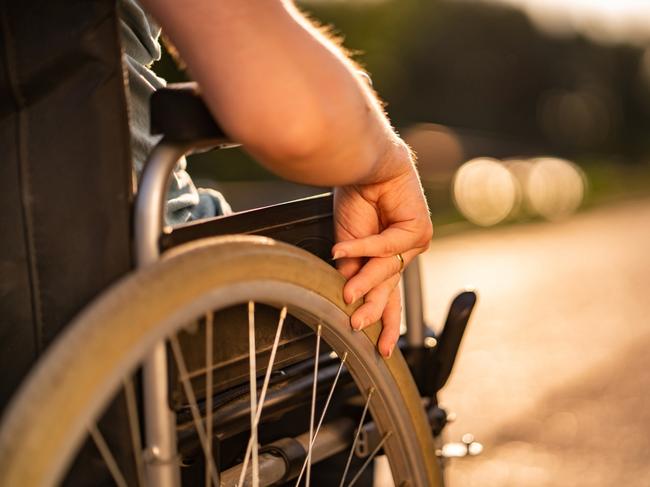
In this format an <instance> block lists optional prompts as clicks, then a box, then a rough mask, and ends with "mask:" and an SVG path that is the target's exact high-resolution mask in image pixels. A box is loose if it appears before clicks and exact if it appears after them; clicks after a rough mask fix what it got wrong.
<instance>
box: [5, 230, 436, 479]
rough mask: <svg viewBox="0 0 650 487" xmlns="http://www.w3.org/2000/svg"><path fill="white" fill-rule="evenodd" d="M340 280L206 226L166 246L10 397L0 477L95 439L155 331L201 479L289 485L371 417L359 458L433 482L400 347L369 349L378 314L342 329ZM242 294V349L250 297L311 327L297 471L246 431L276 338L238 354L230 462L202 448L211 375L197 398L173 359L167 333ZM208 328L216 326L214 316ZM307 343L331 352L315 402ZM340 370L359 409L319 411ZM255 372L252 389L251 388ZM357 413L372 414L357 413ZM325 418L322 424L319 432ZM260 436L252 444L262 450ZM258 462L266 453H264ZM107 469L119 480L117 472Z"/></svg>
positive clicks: (425, 429)
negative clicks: (204, 233) (204, 231)
mask: <svg viewBox="0 0 650 487" xmlns="http://www.w3.org/2000/svg"><path fill="white" fill-rule="evenodd" d="M342 286H343V278H342V277H341V276H340V275H339V274H338V273H337V272H336V271H335V270H334V269H332V268H331V267H330V266H328V265H327V264H326V263H325V262H323V261H321V260H320V259H318V258H316V257H314V256H313V255H311V254H309V253H307V252H305V251H303V250H300V249H298V248H296V247H293V246H290V245H286V244H281V243H278V242H276V241H274V240H271V239H267V238H263V237H243V236H234V237H215V238H210V239H203V240H200V241H196V242H193V243H190V244H187V245H184V246H182V247H178V248H176V249H174V250H172V251H170V252H169V254H168V255H166V256H165V257H164V258H163V260H162V261H160V262H159V263H157V264H155V265H152V266H150V267H148V268H144V269H142V270H139V271H137V272H135V273H133V274H132V275H130V276H128V277H126V278H125V279H123V280H122V281H121V282H119V283H118V284H116V285H115V286H114V287H113V288H111V289H110V290H109V291H107V292H106V293H105V294H104V295H102V296H101V297H100V298H99V299H98V300H97V301H96V302H95V303H93V304H91V306H89V308H87V310H85V311H84V312H83V313H82V314H81V315H80V316H79V317H78V318H77V319H76V320H75V322H73V323H72V324H71V325H70V327H69V329H68V330H67V332H65V334H64V335H63V336H62V337H61V339H60V340H59V341H58V342H57V343H56V344H54V345H53V346H52V348H51V350H50V351H49V352H48V353H47V355H46V356H45V357H44V358H43V360H42V361H41V363H40V364H39V365H38V367H37V368H36V370H35V371H34V373H33V374H32V375H31V377H30V380H29V381H28V382H27V383H26V385H25V387H23V388H22V389H21V391H20V393H19V394H18V395H17V397H16V398H15V399H14V401H13V402H12V404H11V406H10V408H9V410H8V412H7V414H6V416H5V419H4V422H3V424H2V429H1V430H0V485H22V486H27V487H31V486H49V485H58V483H59V482H60V481H61V479H62V478H63V476H64V475H65V472H66V469H67V468H68V467H69V465H70V463H71V461H72V459H73V458H74V456H75V454H76V452H77V450H78V448H79V446H80V445H81V443H82V442H83V440H84V439H85V438H87V437H88V435H89V432H90V436H91V437H92V438H93V439H94V440H95V442H96V443H97V444H98V446H99V444H101V442H102V440H101V436H99V437H97V436H96V435H97V434H98V432H97V429H96V428H95V427H94V426H93V425H94V424H95V421H96V420H97V418H98V417H99V416H100V415H101V413H102V411H103V409H104V408H105V407H106V405H107V403H108V402H109V400H110V399H111V398H112V397H114V396H115V394H116V393H117V392H118V390H120V387H121V385H122V384H123V383H124V380H125V377H129V376H130V375H131V374H133V373H134V371H135V370H136V369H137V367H138V366H139V364H140V363H141V361H142V359H143V357H145V356H146V354H147V353H148V352H149V350H150V349H151V347H152V346H153V345H154V344H155V343H157V342H159V341H160V340H167V341H168V344H169V346H170V350H171V352H172V353H171V354H170V355H172V356H173V357H174V359H175V363H176V368H177V370H178V375H179V377H180V379H181V381H182V383H183V386H184V389H183V390H184V392H185V399H186V402H187V404H188V407H187V409H188V411H189V413H188V415H189V416H191V421H192V422H193V423H192V424H193V427H194V434H195V436H196V437H197V438H198V440H199V443H200V444H201V446H202V447H203V448H202V450H203V453H204V454H205V466H206V471H207V472H208V473H206V478H207V481H206V485H208V484H212V485H214V486H219V485H228V486H230V485H253V486H258V485H260V486H261V485H271V484H273V485H278V482H288V481H289V480H291V481H292V482H295V479H296V477H298V482H296V483H295V485H298V483H299V482H300V479H301V478H302V479H303V480H306V481H307V482H306V485H309V475H310V467H309V465H310V464H311V463H317V462H319V461H321V460H323V459H325V458H327V456H328V455H331V454H332V453H333V452H342V451H343V449H344V450H345V451H346V452H347V450H348V449H350V456H349V458H352V451H353V450H355V446H356V447H358V445H357V440H358V437H359V434H360V433H361V431H362V430H363V427H364V424H365V425H368V424H372V425H373V428H374V429H373V431H374V432H375V433H374V437H375V438H376V441H375V442H374V443H373V442H372V441H370V442H369V444H371V445H373V446H374V447H373V448H372V450H373V451H372V452H368V454H366V458H367V459H368V460H367V462H365V463H364V465H366V466H367V464H368V463H369V462H370V460H371V459H372V457H373V456H374V455H375V454H376V453H377V452H378V451H383V452H384V454H386V456H387V457H388V461H389V464H390V468H391V472H392V475H393V479H394V482H395V485H398V486H411V487H434V486H438V485H441V479H440V471H439V467H438V461H437V459H436V456H435V448H434V443H433V439H432V436H431V429H430V426H429V424H428V421H427V418H426V416H425V413H424V410H423V408H422V403H421V399H420V396H419V394H418V391H417V388H416V386H415V383H414V382H413V379H412V377H411V375H410V372H409V370H408V366H407V365H406V363H405V361H404V359H403V357H402V355H401V353H400V352H399V351H398V350H396V351H395V353H394V354H393V356H392V357H391V358H390V359H388V360H385V359H383V358H382V357H381V356H380V355H379V354H378V353H377V351H376V342H377V339H378V336H379V331H380V324H375V325H374V326H372V327H369V328H366V329H364V330H363V331H362V332H359V333H357V332H353V331H352V329H351V328H350V326H349V316H350V314H351V313H352V311H353V310H354V306H355V305H346V304H345V303H344V301H343V298H342ZM242 304H243V305H244V306H245V307H247V309H248V326H249V328H248V333H249V335H248V340H249V343H250V344H251V346H252V347H253V348H251V350H255V348H254V347H255V306H256V305H258V306H264V307H267V308H268V309H271V310H274V309H275V310H278V312H279V316H280V318H279V321H278V327H279V328H278V329H279V330H280V331H278V333H277V336H280V333H281V326H282V325H281V324H282V322H283V321H284V319H285V316H287V315H288V316H292V317H295V318H297V319H299V320H300V322H302V323H303V324H304V325H306V326H308V327H309V328H311V329H312V330H313V332H314V334H313V338H314V340H315V347H316V353H315V355H314V358H313V368H314V371H313V395H312V400H311V415H310V416H311V420H310V422H309V424H307V425H304V429H305V430H307V429H308V430H309V434H307V433H305V434H304V435H302V437H298V438H296V439H295V440H300V439H301V438H302V440H301V441H302V445H303V446H305V445H306V446H305V448H304V450H305V452H306V456H305V458H304V461H302V459H301V463H302V469H300V468H298V470H295V469H294V471H293V472H292V473H291V474H289V473H288V472H286V471H284V472H283V471H281V470H282V469H281V468H280V473H278V472H277V471H275V472H274V469H275V470H277V469H278V464H279V463H278V462H277V461H276V462H275V463H273V462H271V460H273V459H271V458H270V457H271V456H273V455H272V454H271V453H264V446H265V445H264V441H265V437H264V435H260V434H258V431H257V430H258V426H259V427H260V428H261V427H262V426H263V423H264V422H265V416H264V414H262V406H263V404H264V399H265V396H266V395H267V392H268V397H271V396H272V395H273V391H271V389H272V387H269V380H270V377H271V375H272V374H271V369H272V367H273V357H274V356H275V352H274V350H277V342H278V339H277V338H276V340H275V342H274V347H273V349H272V350H271V353H270V356H271V358H270V359H269V362H268V363H269V365H268V366H266V363H263V362H262V361H261V360H259V357H258V355H259V351H256V353H249V354H248V359H249V360H250V370H251V374H250V382H249V385H250V389H249V390H248V391H246V393H247V395H246V394H243V396H242V395H240V397H239V399H237V401H239V402H237V404H236V406H237V407H235V408H234V409H233V408H231V410H239V409H242V408H243V409H244V410H245V411H246V414H247V415H248V416H250V423H249V424H248V429H249V431H248V433H247V435H249V439H248V442H247V443H248V448H247V449H246V453H245V454H244V455H243V456H241V455H240V456H239V460H237V461H230V462H229V463H228V462H226V461H224V460H222V459H219V458H218V459H217V460H216V462H215V460H214V454H213V453H214V452H213V451H212V447H211V445H212V437H213V436H215V433H214V430H213V424H217V423H218V422H219V420H220V416H219V414H218V413H219V411H221V412H222V413H223V411H225V410H226V409H228V407H227V406H228V404H226V407H225V409H223V408H222V409H219V407H220V406H222V405H223V404H216V403H215V402H213V398H212V393H211V392H210V391H211V387H209V386H206V391H208V393H207V399H206V400H201V401H197V399H196V394H195V392H194V390H193V387H192V383H191V381H189V380H188V378H189V376H190V375H191V374H190V373H189V372H188V370H187V367H186V362H185V360H184V359H183V354H182V350H181V346H180V345H179V340H178V337H179V333H181V332H182V330H183V329H185V328H187V326H188V324H191V323H196V321H197V320H199V319H201V317H205V316H212V315H211V313H212V312H213V311H215V310H223V309H228V308H229V307H232V306H235V305H242ZM357 305H358V304H357ZM209 321H210V323H207V324H206V323H204V324H203V325H204V326H206V327H207V326H208V324H209V326H210V327H212V323H211V321H212V319H211V318H210V320H209ZM216 326H217V327H218V326H225V325H224V324H223V323H216ZM216 333H218V330H217V329H216V328H215V334H216ZM251 333H252V339H251ZM251 340H252V341H251ZM210 342H211V340H210ZM327 347H330V348H327ZM319 350H320V351H321V352H322V351H327V350H331V352H329V355H327V357H329V359H330V360H334V359H337V360H339V361H340V363H339V365H338V367H334V369H335V370H336V375H335V377H334V379H333V381H330V382H332V386H331V390H330V392H329V394H326V396H327V399H326V400H324V396H323V394H322V392H321V394H320V396H319V397H320V400H319V401H317V392H316V386H317V383H318V381H317V376H318V367H319V364H323V363H324V362H323V360H322V358H321V357H322V355H323V354H322V353H319ZM210 357H212V352H210ZM256 357H258V361H257V364H256V363H255V358H256ZM327 357H326V358H327ZM211 360H212V358H210V361H211ZM265 366H266V367H265ZM205 369H206V371H207V372H208V373H209V375H210V378H209V379H206V380H207V381H208V383H209V384H211V377H212V370H213V369H212V367H211V366H206V367H205ZM321 370H323V369H321ZM342 370H345V371H346V373H349V375H350V376H351V378H352V380H353V383H354V385H355V386H356V389H357V390H358V392H356V396H357V399H359V401H358V402H359V403H360V404H361V406H363V407H362V408H358V410H361V409H363V414H361V415H358V414H357V416H361V419H360V421H357V418H355V420H354V421H351V420H349V418H348V422H347V423H346V422H340V421H339V422H336V421H333V422H331V423H330V422H328V421H329V420H328V421H325V422H324V421H323V418H325V417H326V415H325V412H326V410H327V407H328V405H329V404H330V399H331V397H332V392H333V391H334V389H335V387H336V384H337V380H338V379H339V376H340V374H341V371H342ZM262 377H264V380H263V381H262V380H261V379H262ZM262 382H263V384H262V387H261V391H260V390H259V389H258V385H259V384H260V383H262ZM271 382H272V381H271ZM309 387H310V389H312V386H311V385H310V386H309ZM241 397H244V399H245V400H243V401H242V400H241ZM199 402H200V404H199ZM317 402H319V404H320V405H322V412H321V413H320V414H319V415H317V414H315V413H316V403H317ZM323 404H324V405H323ZM244 406H246V407H244ZM269 409H270V407H269ZM213 411H214V416H213ZM366 412H369V415H370V416H371V417H372V419H371V420H370V421H367V422H366V423H364V417H365V416H366V414H365V413H366ZM224 414H225V413H224ZM275 414H276V415H277V414H279V413H278V412H277V411H276V412H275ZM240 416H241V415H240ZM319 416H320V418H319ZM224 417H225V416H224ZM245 417H246V416H244V418H245ZM239 419H240V420H241V417H240V418H239ZM285 420H286V417H285ZM145 421H146V418H145ZM240 422H241V421H240ZM328 424H331V426H330V429H329V430H328ZM321 426H322V431H321ZM330 430H331V431H330ZM319 431H321V435H320V436H321V437H320V438H319V437H318V435H319ZM140 434H141V433H140V431H136V432H135V433H134V435H133V436H134V438H135V441H136V442H137V441H138V437H139V436H140ZM332 434H333V435H334V436H337V435H338V437H340V438H344V439H345V444H343V446H341V444H340V442H339V443H338V444H337V446H331V445H335V444H336V442H334V443H331V445H330V447H329V451H327V448H323V449H321V450H317V446H318V445H319V442H320V444H325V442H326V441H327V438H325V437H326V436H327V435H330V437H332ZM371 436H373V435H372V434H368V437H371ZM305 438H306V440H305ZM340 438H339V439H340ZM330 439H331V438H330ZM259 442H262V447H263V449H262V450H260V451H258V448H257V445H258V443H259ZM298 443H300V441H298ZM244 444H246V442H245V443H244ZM350 445H351V446H350ZM272 446H273V445H272ZM135 449H136V450H137V447H136V448H135ZM267 451H268V450H267ZM107 455H108V456H105V457H104V458H105V459H107V458H108V460H107V463H110V452H108V454H107ZM140 457H141V456H140ZM276 457H277V455H276ZM265 459H266V460H269V462H270V463H264V461H265ZM242 460H243V461H242ZM143 461H146V459H145V460H142V458H140V460H139V462H141V463H142V462H143ZM240 461H242V463H239V462H240ZM283 461H284V460H283ZM179 463H180V462H179ZM349 465H350V461H349V459H348V462H347V465H346V467H345V469H344V471H343V472H341V477H342V480H341V483H340V485H351V484H353V483H354V482H355V481H356V480H357V478H358V477H359V475H360V472H354V471H352V469H349ZM298 466H299V467H300V464H299V465H298ZM112 468H116V467H115V466H112ZM179 468H180V467H179ZM362 468H363V466H362ZM109 469H111V466H110V465H109ZM287 470H289V468H288V466H287ZM111 472H112V473H114V479H115V480H116V483H118V484H120V478H119V472H113V470H111ZM242 472H243V473H242ZM274 475H275V476H274ZM208 477H209V478H208ZM179 478H180V474H179ZM242 479H243V480H244V482H243V483H242ZM141 480H142V477H141ZM145 483H146V480H145Z"/></svg>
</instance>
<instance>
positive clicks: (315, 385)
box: [296, 324, 323, 487]
mask: <svg viewBox="0 0 650 487" xmlns="http://www.w3.org/2000/svg"><path fill="white" fill-rule="evenodd" d="M322 330H323V325H320V324H319V325H318V330H317V332H316V354H315V355H314V383H313V386H312V390H311V415H310V419H309V448H308V450H307V480H306V481H305V485H306V487H309V484H310V482H311V452H312V450H313V446H314V417H315V416H316V389H317V388H318V362H319V360H318V358H319V357H320V338H321V332H322ZM298 483H300V477H298V482H297V483H296V485H298Z"/></svg>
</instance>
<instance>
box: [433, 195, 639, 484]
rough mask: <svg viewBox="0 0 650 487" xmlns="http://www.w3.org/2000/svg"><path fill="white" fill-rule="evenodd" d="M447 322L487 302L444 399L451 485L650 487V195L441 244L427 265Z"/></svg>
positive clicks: (436, 314)
mask: <svg viewBox="0 0 650 487" xmlns="http://www.w3.org/2000/svg"><path fill="white" fill-rule="evenodd" d="M422 265H423V268H422V269H423V274H424V276H425V277H424V279H425V283H424V284H425V296H426V299H425V302H426V310H425V315H426V317H427V319H428V321H429V322H430V323H432V324H433V326H434V327H436V325H437V324H439V323H441V322H442V321H443V320H444V316H445V314H446V310H447V306H448V303H449V301H450V299H451V298H452V297H453V295H454V294H455V292H456V291H458V290H460V289H463V288H465V287H468V286H471V287H473V288H475V289H476V290H477V291H478V293H479V303H478V305H477V309H476V311H475V314H474V316H473V318H472V320H471V322H470V325H469V327H468V331H467V335H466V337H465V340H464V342H463V344H462V348H461V353H460V355H459V358H458V361H457V364H456V368H455V370H454V373H453V375H452V377H451V379H450V382H449V383H448V385H447V386H446V387H445V389H444V390H443V391H442V393H441V396H440V399H441V404H443V405H444V406H446V407H447V408H448V409H449V410H451V411H454V412H455V413H456V414H457V420H456V421H455V422H454V423H452V424H451V425H450V426H449V427H448V428H447V432H446V435H447V438H448V439H449V440H456V441H457V440H459V439H460V437H461V436H462V434H463V433H466V432H470V433H473V434H474V435H475V436H476V438H477V440H478V441H480V442H481V443H483V445H484V446H485V451H484V453H483V454H482V455H480V456H478V457H473V458H466V459H459V460H453V461H452V462H451V463H450V465H449V467H448V469H447V483H448V486H451V487H456V486H481V487H484V486H486V487H487V486H499V487H505V486H618V485H621V486H637V485H638V486H650V353H649V350H650V319H649V314H650V200H648V199H646V200H637V201H632V202H626V203H619V204H616V205H613V206H609V207H606V208H598V209H593V210H589V211H586V212H582V213H579V214H577V215H575V216H573V217H572V218H570V219H568V220H565V221H562V222H549V223H539V222H538V223H529V224H520V225H513V226H507V227H500V228H495V229H490V230H476V231H471V232H464V233H463V234H459V235H454V236H448V237H442V238H437V239H436V238H434V242H433V244H432V246H431V249H430V250H429V251H428V252H427V253H426V254H425V255H424V256H423V259H422Z"/></svg>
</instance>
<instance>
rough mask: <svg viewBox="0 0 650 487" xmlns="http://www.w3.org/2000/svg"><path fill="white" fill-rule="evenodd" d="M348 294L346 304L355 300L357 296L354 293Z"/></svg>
mask: <svg viewBox="0 0 650 487" xmlns="http://www.w3.org/2000/svg"><path fill="white" fill-rule="evenodd" d="M349 296H350V299H349V301H348V304H352V303H354V302H355V301H356V300H357V296H356V295H355V294H354V293H352V294H350V295H349Z"/></svg>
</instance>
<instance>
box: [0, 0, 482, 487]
mask: <svg viewBox="0 0 650 487" xmlns="http://www.w3.org/2000/svg"><path fill="white" fill-rule="evenodd" d="M106 12H108V13H109V14H110V15H113V11H111V10H110V9H108V10H106ZM109 30H110V29H109ZM107 37H108V38H110V32H109V34H107ZM151 122H152V131H153V133H156V134H160V135H161V136H162V139H161V142H160V143H159V144H158V146H157V147H156V148H155V149H154V151H153V153H152V154H151V156H150V158H149V161H148V162H147V164H146V167H145V170H144V172H143V174H142V175H141V178H140V182H139V189H138V191H137V196H136V199H135V203H134V205H133V239H134V247H133V248H134V260H135V263H136V269H134V270H132V271H131V272H128V273H125V274H124V275H123V276H121V278H120V279H119V280H117V281H116V282H113V283H112V284H111V285H110V286H108V289H106V290H103V291H101V292H100V293H99V294H98V296H97V297H95V298H94V299H93V300H92V301H91V302H90V303H89V304H87V305H86V306H84V309H83V310H82V311H81V312H80V313H78V314H77V316H76V317H75V319H74V320H73V321H72V322H71V323H70V324H69V325H67V326H66V327H65V330H63V331H62V332H61V333H60V334H59V335H58V337H57V339H56V340H55V341H54V343H53V344H52V345H51V346H49V347H48V349H47V351H46V352H45V353H44V354H43V356H42V357H40V358H39V360H38V363H37V364H36V365H35V367H34V369H33V370H32V371H31V373H30V375H29V376H28V377H27V379H26V380H25V382H24V384H23V385H22V387H21V388H20V390H19V392H18V393H17V394H16V395H15V397H14V398H13V400H12V402H11V404H10V405H9V406H8V407H7V409H6V411H5V412H4V415H3V419H2V424H1V426H0V485H2V486H17V485H21V486H44V485H118V486H123V485H140V486H144V485H155V486H169V487H172V486H179V485H205V486H210V485H213V486H215V487H218V486H244V485H246V486H248V485H251V486H255V487H257V486H268V485H296V486H298V485H300V484H301V483H303V484H304V485H313V486H325V485H340V486H344V485H348V486H351V485H372V482H373V479H372V477H373V476H372V468H369V467H371V466H372V463H373V460H375V459H376V458H377V456H378V455H380V454H381V455H385V458H386V459H387V461H388V464H389V467H390V472H391V474H392V477H393V481H394V484H395V485H398V486H412V487H426V486H430V487H434V486H438V485H442V483H443V476H442V458H441V454H440V451H439V450H440V444H439V442H440V435H441V432H442V430H443V428H444V426H445V424H446V422H447V414H446V412H445V411H444V410H442V409H441V408H440V407H439V406H438V402H437V398H436V394H437V392H438V391H439V390H440V388H442V387H443V386H444V384H445V383H446V381H447V379H448V377H449V375H450V373H451V369H452V366H453V363H454V360H455V357H456V353H457V351H458V348H459V345H460V342H461V339H462V336H463V333H464V331H465V327H466V325H467V323H468V320H469V318H470V315H471V312H472V309H473V307H474V304H475V302H476V296H475V294H474V293H473V292H471V291H465V292H463V293H461V294H459V295H458V297H457V298H456V299H455V300H454V301H453V302H452V304H451V307H450V311H449V314H448V318H447V321H446V323H445V326H444V328H443V330H442V332H441V333H439V334H438V335H437V336H434V335H433V333H432V332H431V331H430V329H429V328H428V327H427V326H426V325H425V323H424V320H423V315H422V295H421V288H420V276H419V269H418V264H417V262H414V263H412V264H411V266H409V267H408V268H407V269H406V270H405V271H404V275H403V292H404V303H405V321H406V333H405V335H403V336H402V338H401V339H400V342H399V347H398V348H399V350H396V351H395V353H394V354H393V355H392V356H391V358H389V359H384V358H382V357H381V356H380V355H379V354H378V352H377V350H376V342H377V339H378V336H379V332H380V330H381V324H380V323H375V324H374V325H372V326H370V327H367V328H364V330H362V331H361V332H355V331H353V330H352V329H351V327H350V325H349V316H350V315H351V313H352V312H353V311H354V309H356V307H357V306H359V304H360V303H353V304H352V305H348V304H346V303H345V302H344V301H343V297H342V287H343V283H344V280H343V278H342V276H340V275H339V274H338V272H337V271H336V270H335V269H334V267H333V263H332V261H331V260H330V255H331V254H330V249H331V246H332V244H333V235H332V197H331V195H330V194H325V195H321V196H317V197H312V198H307V199H303V200H298V201H293V202H288V203H284V204H280V205H275V206H272V207H267V208H261V209H256V210H251V211H246V212H242V213H238V214H234V215H231V216H225V217H218V218H214V219H209V220H206V221H200V222H196V223H189V224H186V225H182V226H180V227H175V228H173V229H172V228H166V227H164V225H163V223H162V222H163V214H164V208H165V195H166V187H167V183H168V180H169V177H170V174H171V172H172V170H173V168H174V166H175V164H176V162H177V161H178V160H179V159H180V158H181V157H182V156H183V155H186V154H189V153H191V152H192V151H195V150H206V149H213V148H227V147H228V146H230V145H232V143H231V142H230V141H228V140H227V139H226V138H225V136H224V134H223V132H222V131H221V130H220V128H219V126H218V124H217V122H216V121H215V120H214V119H213V118H212V117H211V115H210V113H209V111H208V110H207V108H206V106H205V105H204V103H203V102H202V100H201V97H200V93H199V92H198V90H197V88H196V86H194V85H192V84H185V85H179V86H170V87H169V88H167V89H163V90H159V91H158V92H157V93H156V94H155V95H154V96H153V97H152V100H151ZM70 277H71V276H61V279H63V278H70ZM72 277H74V276H72ZM84 464H86V465H88V464H92V465H93V467H92V472H93V473H92V474H87V473H86V474H85V478H84V473H83V468H84ZM97 465H99V466H97ZM80 472H81V473H80ZM98 472H100V473H98ZM89 475H90V476H89Z"/></svg>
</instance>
